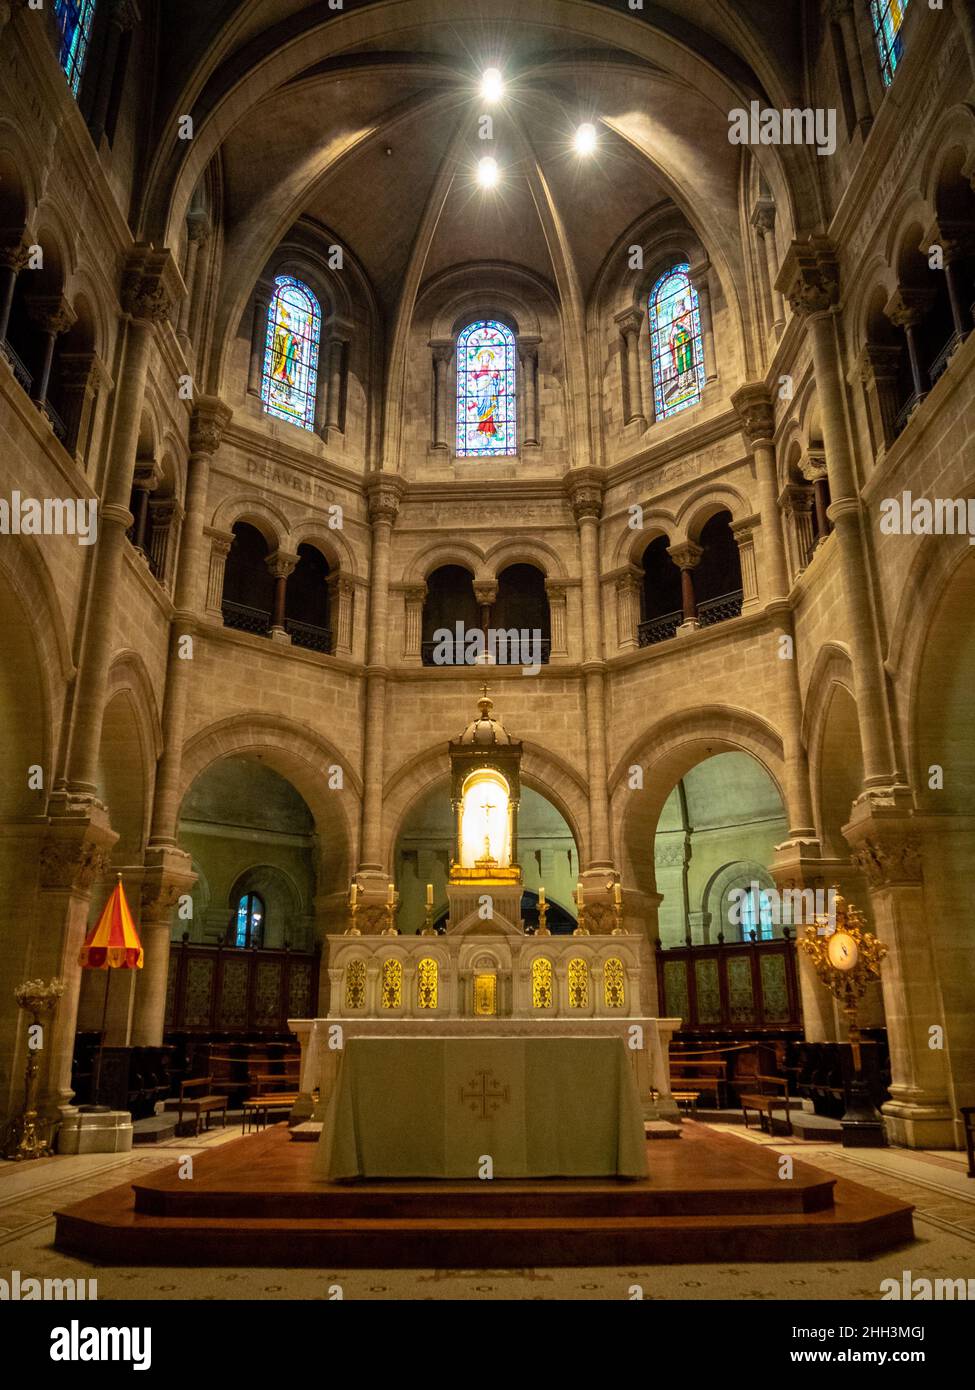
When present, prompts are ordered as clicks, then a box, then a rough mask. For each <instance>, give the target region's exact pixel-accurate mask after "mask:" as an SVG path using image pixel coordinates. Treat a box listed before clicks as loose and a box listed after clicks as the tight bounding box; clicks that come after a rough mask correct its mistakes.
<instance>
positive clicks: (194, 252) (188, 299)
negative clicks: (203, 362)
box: [176, 211, 213, 352]
mask: <svg viewBox="0 0 975 1390" xmlns="http://www.w3.org/2000/svg"><path fill="white" fill-rule="evenodd" d="M212 230H213V229H212V227H211V225H210V219H209V217H208V216H207V215H206V213H205V212H200V211H196V212H191V213H190V215H189V216H188V217H187V219H186V237H187V241H186V267H185V270H184V272H183V279H184V280H185V282H186V294H185V295H184V296H183V303H182V305H181V306H180V311H179V327H178V329H177V330H176V336H177V337H178V338H179V341H180V344H181V346H182V348H183V351H184V352H189V350H190V348H191V347H192V343H191V341H190V327H191V324H192V319H193V305H194V301H195V295H196V275H197V267H198V265H199V259H200V252H201V251H202V250H203V248H204V246H205V245H206V244H207V242H208V241H209V239H210V233H211V231H212Z"/></svg>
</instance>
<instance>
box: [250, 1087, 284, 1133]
mask: <svg viewBox="0 0 975 1390" xmlns="http://www.w3.org/2000/svg"><path fill="white" fill-rule="evenodd" d="M297 1099H298V1092H297V1091H281V1092H270V1093H269V1094H267V1095H256V1096H251V1097H250V1099H249V1100H245V1101H244V1103H243V1105H242V1106H241V1113H242V1115H243V1132H244V1133H245V1134H246V1133H247V1132H248V1129H249V1128H250V1126H251V1125H253V1127H254V1128H255V1129H264V1128H265V1127H266V1126H267V1123H268V1115H269V1112H270V1111H271V1110H288V1111H290V1110H291V1109H292V1108H293V1106H294V1103H295V1101H296V1100H297Z"/></svg>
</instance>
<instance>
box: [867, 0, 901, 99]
mask: <svg viewBox="0 0 975 1390" xmlns="http://www.w3.org/2000/svg"><path fill="white" fill-rule="evenodd" d="M907 6H908V0H870V12H871V14H872V15H873V34H874V38H875V39H876V41H877V52H878V53H879V54H880V71H881V72H882V73H883V77H884V86H885V87H889V86H890V84H891V83H892V82H893V80H894V73H895V72H896V71H897V64H898V63H899V62H900V60H901V56H902V53H903V47H904V39H903V35H902V34H901V25H902V24H903V23H904V11H905V10H906V9H907Z"/></svg>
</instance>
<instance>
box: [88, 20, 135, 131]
mask: <svg viewBox="0 0 975 1390" xmlns="http://www.w3.org/2000/svg"><path fill="white" fill-rule="evenodd" d="M140 18H141V15H140V14H139V7H138V5H137V4H136V3H135V0H109V6H108V15H107V25H106V29H105V47H104V49H103V50H102V53H101V55H100V57H99V62H98V86H97V87H96V89H95V100H94V103H93V105H92V109H91V117H90V119H89V122H88V128H89V130H90V131H91V138H92V140H93V141H94V142H95V148H96V149H97V148H98V145H99V142H100V140H101V138H102V136H103V135H104V134H105V123H106V120H107V117H108V108H109V103H110V102H111V99H112V89H113V87H114V86H115V77H116V70H117V67H118V57H119V49H120V48H121V45H122V36H123V34H126V33H128V32H129V31H130V30H131V29H134V28H135V26H136V24H137V23H138V22H139V20H140Z"/></svg>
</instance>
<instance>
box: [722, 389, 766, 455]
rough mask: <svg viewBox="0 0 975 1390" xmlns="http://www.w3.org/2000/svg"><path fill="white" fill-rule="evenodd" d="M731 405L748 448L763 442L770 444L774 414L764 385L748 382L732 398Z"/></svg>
mask: <svg viewBox="0 0 975 1390" xmlns="http://www.w3.org/2000/svg"><path fill="white" fill-rule="evenodd" d="M731 404H732V405H733V406H734V408H735V410H736V412H737V414H738V418H739V420H740V421H741V432H742V434H743V435H744V436H745V438H746V440H747V441H748V446H749V448H753V447H754V446H755V445H756V444H758V443H759V442H760V441H763V440H767V441H768V442H769V443H771V442H772V439H773V437H774V435H775V414H774V412H773V410H772V399H771V397H770V395H769V393H768V390H767V389H766V387H765V386H764V385H762V384H761V383H760V382H750V383H749V384H748V385H747V386H743V387H742V388H741V390H740V391H736V392H735V394H734V395H733V396H732V398H731Z"/></svg>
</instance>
